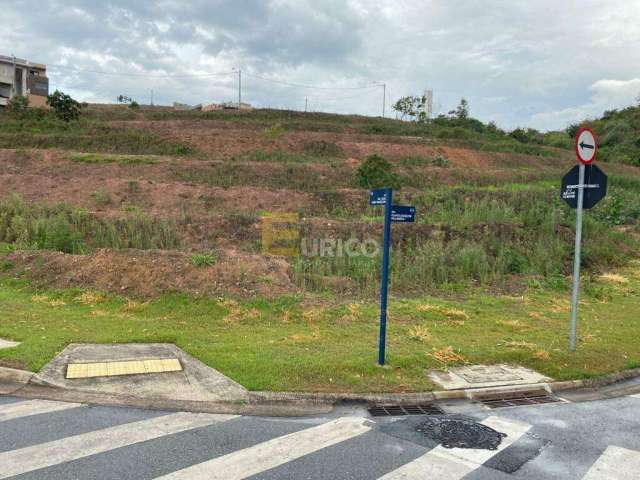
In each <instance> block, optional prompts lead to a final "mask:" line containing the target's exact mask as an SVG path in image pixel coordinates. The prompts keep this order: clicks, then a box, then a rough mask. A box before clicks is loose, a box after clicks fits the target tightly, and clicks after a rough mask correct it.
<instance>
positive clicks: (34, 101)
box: [0, 55, 49, 108]
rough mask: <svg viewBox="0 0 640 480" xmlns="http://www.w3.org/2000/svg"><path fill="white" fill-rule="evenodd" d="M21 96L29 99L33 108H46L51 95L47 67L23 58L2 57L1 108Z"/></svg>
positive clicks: (0, 61) (0, 60) (0, 64)
mask: <svg viewBox="0 0 640 480" xmlns="http://www.w3.org/2000/svg"><path fill="white" fill-rule="evenodd" d="M19 95H23V96H26V97H28V98H29V105H30V106H32V107H44V106H45V105H46V102H47V95H49V79H48V78H47V67H46V66H45V65H42V64H41V63H33V62H30V61H28V60H24V59H22V58H16V57H8V56H5V55H0V108H1V107H5V106H6V105H7V103H9V100H10V99H12V98H13V97H15V96H19Z"/></svg>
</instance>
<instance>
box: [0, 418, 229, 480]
mask: <svg viewBox="0 0 640 480" xmlns="http://www.w3.org/2000/svg"><path fill="white" fill-rule="evenodd" d="M235 417H236V416H235V415H210V414H201V413H200V414H198V413H173V414H170V415H164V416H161V417H155V418H152V419H150V420H142V421H138V422H132V423H127V424H124V425H117V426H115V427H109V428H105V429H101V430H95V431H93V432H89V433H83V434H80V435H74V436H72V437H67V438H63V439H61V440H55V441H52V442H47V443H41V444H37V445H32V446H29V447H25V448H21V449H18V450H11V451H8V452H3V453H0V467H1V468H0V478H7V477H11V476H13V475H19V474H22V473H26V472H30V471H33V470H38V469H40V468H45V467H49V466H53V465H58V464H60V463H63V462H70V461H72V460H77V459H79V458H84V457H88V456H90V455H95V454H98V453H103V452H107V451H109V450H113V449H116V448H120V447H125V446H129V445H133V444H135V443H139V442H144V441H147V440H152V439H154V438H159V437H163V436H165V435H171V434H174V433H178V432H183V431H186V430H191V429H194V428H198V427H204V426H207V425H211V424H214V423H218V422H223V421H226V420H229V419H232V418H235Z"/></svg>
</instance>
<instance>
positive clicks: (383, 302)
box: [378, 188, 393, 365]
mask: <svg viewBox="0 0 640 480" xmlns="http://www.w3.org/2000/svg"><path fill="white" fill-rule="evenodd" d="M385 190H386V193H385V202H384V235H383V241H382V243H383V245H382V274H381V279H380V343H379V346H378V363H379V364H380V365H384V354H385V345H386V342H387V287H388V285H389V247H390V244H391V196H392V195H393V190H392V189H390V188H387V189H385Z"/></svg>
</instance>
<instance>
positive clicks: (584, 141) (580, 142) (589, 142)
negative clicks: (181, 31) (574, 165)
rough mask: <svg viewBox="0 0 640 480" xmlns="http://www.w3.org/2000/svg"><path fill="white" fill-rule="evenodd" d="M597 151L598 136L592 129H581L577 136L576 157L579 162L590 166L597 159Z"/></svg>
mask: <svg viewBox="0 0 640 480" xmlns="http://www.w3.org/2000/svg"><path fill="white" fill-rule="evenodd" d="M597 150H598V144H597V143H596V136H595V134H594V133H593V132H592V131H591V129H589V128H582V129H580V131H578V134H577V135H576V155H577V156H578V160H579V161H580V162H581V163H584V164H585V165H589V164H590V163H591V162H593V159H594V158H596V151H597Z"/></svg>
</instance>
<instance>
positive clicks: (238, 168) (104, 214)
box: [0, 107, 640, 391]
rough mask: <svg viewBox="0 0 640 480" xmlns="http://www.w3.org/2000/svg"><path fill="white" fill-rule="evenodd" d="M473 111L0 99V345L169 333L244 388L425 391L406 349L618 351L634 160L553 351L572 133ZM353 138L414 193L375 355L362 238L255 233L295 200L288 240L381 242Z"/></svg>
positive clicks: (567, 224)
mask: <svg viewBox="0 0 640 480" xmlns="http://www.w3.org/2000/svg"><path fill="white" fill-rule="evenodd" d="M474 122H476V121H468V122H467V123H460V122H458V123H456V122H453V121H451V122H449V123H446V122H445V123H441V124H433V125H418V124H409V123H404V122H398V121H394V120H383V119H370V118H361V117H346V116H336V115H321V114H309V115H303V114H297V113H289V112H274V111H256V112H247V113H242V114H237V113H227V112H221V113H220V112H212V113H210V114H203V113H193V112H172V111H170V110H167V109H162V108H156V109H152V110H145V109H143V110H141V111H138V112H133V111H131V110H129V109H126V108H116V107H112V108H107V107H100V108H99V107H92V108H90V109H89V110H88V111H87V112H86V113H85V115H84V118H83V119H81V120H80V122H79V123H78V124H72V125H66V124H64V123H61V122H58V121H56V120H54V119H52V118H49V117H46V118H44V119H38V118H30V117H24V118H12V117H7V116H0V147H3V148H0V251H1V253H0V279H1V280H0V281H1V283H0V303H1V304H2V308H3V317H2V320H1V321H0V337H6V338H11V339H16V340H22V341H24V342H25V343H24V344H23V345H22V346H20V347H18V348H16V349H12V350H6V351H0V364H5V365H14V366H22V367H26V368H31V369H38V368H40V367H41V366H42V365H43V364H44V363H45V362H46V361H48V360H49V359H50V358H51V357H52V356H53V355H54V354H55V352H57V351H59V350H60V349H62V348H63V347H64V345H65V344H66V343H69V342H72V341H99V342H113V341H174V342H176V343H177V344H178V345H180V346H181V347H183V348H185V349H186V350H188V351H189V352H191V353H192V354H194V355H196V356H198V357H199V358H201V359H202V360H204V361H205V362H207V363H209V364H210V365H213V366H215V367H216V368H219V369H221V370H222V371H223V372H225V373H227V374H229V375H231V376H232V377H233V378H235V379H236V380H238V381H240V382H242V383H243V384H245V385H246V386H248V387H249V388H256V389H260V388H273V389H285V390H286V389H304V390H359V391H362V390H367V389H369V390H373V389H383V390H389V391H393V390H402V391H408V390H420V389H426V388H430V385H428V384H427V382H426V380H425V375H424V372H425V369H426V368H430V367H446V366H447V365H450V364H456V363H464V362H480V361H490V362H493V361H509V362H515V363H520V364H524V365H529V366H532V367H535V368H537V369H538V370H541V371H543V372H544V373H547V374H550V375H552V376H555V377H557V378H575V377H582V376H590V375H597V374H601V373H605V372H609V371H614V370H617V369H621V368H624V367H629V366H633V365H636V364H637V362H638V361H640V351H639V350H638V348H637V347H635V346H634V343H633V342H632V339H633V338H634V337H637V335H638V334H640V327H639V326H638V325H637V324H636V323H635V322H634V321H633V314H634V312H637V311H638V309H639V308H640V304H639V303H638V302H637V300H636V299H635V295H634V292H635V291H636V290H637V288H638V280H637V278H636V270H637V265H636V264H634V263H633V261H634V258H635V256H636V252H637V250H638V237H637V233H638V232H637V220H638V218H639V217H640V207H637V206H636V203H637V202H636V199H637V196H638V194H640V175H639V173H640V172H638V170H637V169H636V167H633V166H629V165H622V164H618V163H614V162H613V161H612V162H611V163H607V164H603V165H602V168H603V169H604V170H605V171H606V172H607V173H608V174H609V179H610V190H609V195H608V197H607V198H606V199H605V200H604V201H603V202H602V203H601V204H600V205H598V206H597V207H596V208H595V209H593V210H592V211H590V212H589V213H587V214H586V218H585V226H584V229H585V231H584V286H585V296H584V299H585V303H584V307H583V310H582V315H583V317H584V318H583V320H582V322H581V330H580V334H581V343H580V347H579V352H578V353H577V354H575V355H569V354H567V353H566V349H565V346H566V337H567V331H568V315H569V314H568V310H567V309H568V302H567V300H568V298H569V292H568V285H569V278H568V277H567V276H568V275H569V274H570V270H571V262H572V246H573V244H572V242H573V224H574V212H573V211H572V210H570V209H569V208H568V207H567V206H566V205H564V204H563V202H561V201H560V199H559V192H558V190H559V182H560V178H561V176H562V175H563V174H564V172H565V171H567V170H568V169H569V167H570V166H571V165H572V164H573V162H574V159H573V154H572V152H571V151H570V150H569V149H566V148H559V147H565V146H567V145H570V141H571V139H570V138H569V137H568V135H567V136H566V138H565V137H563V135H565V134H560V133H557V134H553V136H549V138H552V139H553V141H549V142H547V141H546V140H545V141H542V140H541V141H540V142H539V143H535V144H533V143H521V142H518V141H516V140H514V139H513V138H511V137H508V136H507V135H505V134H504V133H502V132H500V131H496V130H495V128H494V127H490V126H484V125H482V124H480V123H479V122H477V123H474ZM545 138H546V137H545ZM552 145H555V146H552ZM370 155H379V156H382V157H383V158H385V159H386V160H388V161H389V162H390V164H391V165H392V170H393V173H394V175H395V178H396V180H397V182H398V185H399V186H400V187H401V188H400V189H399V190H398V191H397V192H396V194H395V201H396V202H397V203H405V204H413V205H416V207H417V223H415V224H412V225H394V228H393V230H394V231H393V252H392V271H391V292H392V295H393V300H392V302H391V307H390V308H391V316H390V337H389V361H390V365H391V369H389V370H386V369H385V370H381V369H379V368H377V367H375V363H374V362H375V348H376V335H377V312H376V304H375V299H376V294H377V291H378V287H379V285H378V282H379V258H378V257H377V256H363V255H359V256H345V255H343V256H328V255H325V256H320V255H313V256H305V255H298V256H294V257H286V256H285V257H282V256H277V255H275V256H274V255H271V254H269V252H265V251H264V250H263V246H264V244H263V236H264V234H265V231H264V218H265V217H266V218H268V217H269V216H273V215H274V214H277V213H289V214H293V215H294V218H295V219H296V220H295V221H294V224H295V225H294V230H295V231H296V235H297V238H298V245H299V243H300V242H303V241H304V242H313V241H314V240H322V239H329V240H332V241H338V240H340V241H347V240H349V239H357V240H358V241H367V240H375V241H379V240H380V236H381V220H382V218H381V214H382V212H381V210H380V209H379V208H375V207H370V206H368V204H367V199H368V195H367V190H366V189H363V188H362V187H361V186H360V183H359V175H358V169H359V167H360V166H361V165H362V163H363V162H364V161H365V159H366V158H367V157H368V156H370ZM609 160H610V161H611V160H612V159H611V158H609ZM603 275H604V276H603ZM621 279H622V280H621ZM5 312H6V313H5Z"/></svg>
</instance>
